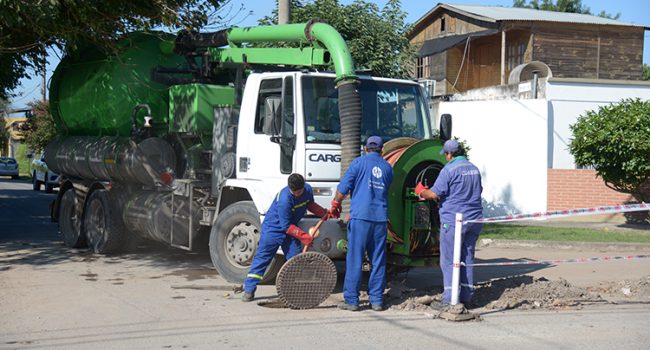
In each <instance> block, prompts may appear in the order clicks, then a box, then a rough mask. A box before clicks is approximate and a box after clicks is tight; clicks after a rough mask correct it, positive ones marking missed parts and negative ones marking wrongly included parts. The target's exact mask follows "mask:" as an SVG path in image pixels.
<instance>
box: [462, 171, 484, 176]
mask: <svg viewBox="0 0 650 350" xmlns="http://www.w3.org/2000/svg"><path fill="white" fill-rule="evenodd" d="M479 174H480V172H479V171H478V170H475V169H474V170H465V171H462V172H461V173H460V176H472V175H479Z"/></svg>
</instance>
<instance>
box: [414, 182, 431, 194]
mask: <svg viewBox="0 0 650 350" xmlns="http://www.w3.org/2000/svg"><path fill="white" fill-rule="evenodd" d="M428 189H429V187H427V186H424V185H423V184H422V182H418V184H417V186H415V194H417V195H418V197H420V195H421V194H422V192H424V190H428Z"/></svg>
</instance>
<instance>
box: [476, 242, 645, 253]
mask: <svg viewBox="0 0 650 350" xmlns="http://www.w3.org/2000/svg"><path fill="white" fill-rule="evenodd" d="M476 246H477V247H478V248H487V247H494V248H551V249H562V250H599V251H603V252H606V251H635V252H636V251H638V252H649V253H650V244H648V243H615V242H614V243H598V242H566V241H532V240H531V241H527V240H507V239H490V238H482V239H479V241H478V244H477V245H476Z"/></svg>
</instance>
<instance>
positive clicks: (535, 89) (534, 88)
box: [531, 70, 539, 98]
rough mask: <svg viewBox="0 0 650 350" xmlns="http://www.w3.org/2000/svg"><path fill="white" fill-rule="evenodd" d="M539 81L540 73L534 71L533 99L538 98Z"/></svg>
mask: <svg viewBox="0 0 650 350" xmlns="http://www.w3.org/2000/svg"><path fill="white" fill-rule="evenodd" d="M538 81H539V71H538V70H534V71H533V87H532V91H531V93H532V95H533V98H537V82H538Z"/></svg>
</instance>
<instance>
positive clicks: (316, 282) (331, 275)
mask: <svg viewBox="0 0 650 350" xmlns="http://www.w3.org/2000/svg"><path fill="white" fill-rule="evenodd" d="M335 285H336V266H334V263H333V262H332V260H330V258H328V257H327V256H326V255H325V254H322V253H318V252H306V253H301V254H298V255H296V256H294V257H293V258H291V259H290V260H289V261H287V262H286V263H285V264H284V266H282V268H281V269H280V272H279V273H278V276H277V278H276V281H275V286H276V288H277V290H278V295H279V296H280V299H281V300H282V301H283V302H284V303H285V304H286V305H287V306H288V307H290V308H292V309H310V308H313V307H316V306H318V305H319V304H320V303H322V302H323V301H325V299H327V297H329V296H330V294H331V293H332V290H334V286H335Z"/></svg>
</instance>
